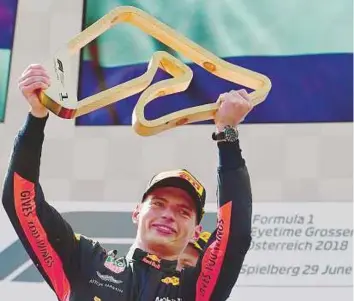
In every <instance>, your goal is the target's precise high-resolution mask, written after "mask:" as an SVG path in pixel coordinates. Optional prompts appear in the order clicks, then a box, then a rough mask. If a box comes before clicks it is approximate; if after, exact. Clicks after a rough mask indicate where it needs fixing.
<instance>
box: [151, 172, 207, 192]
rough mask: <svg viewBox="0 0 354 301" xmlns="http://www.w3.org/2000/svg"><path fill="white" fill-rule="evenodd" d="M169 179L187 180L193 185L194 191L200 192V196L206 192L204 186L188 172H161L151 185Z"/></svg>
mask: <svg viewBox="0 0 354 301" xmlns="http://www.w3.org/2000/svg"><path fill="white" fill-rule="evenodd" d="M168 177H180V178H182V179H184V180H187V181H188V182H189V183H190V184H191V185H193V187H194V189H195V190H196V191H197V192H198V194H199V196H202V194H203V191H204V188H203V185H202V184H201V183H200V182H199V181H198V180H197V179H196V178H195V177H193V176H192V175H191V174H190V173H189V172H188V171H186V170H173V171H166V172H161V173H160V174H158V175H157V176H156V177H155V178H154V179H153V182H152V183H151V185H153V184H154V183H156V182H158V181H160V180H161V179H165V178H168Z"/></svg>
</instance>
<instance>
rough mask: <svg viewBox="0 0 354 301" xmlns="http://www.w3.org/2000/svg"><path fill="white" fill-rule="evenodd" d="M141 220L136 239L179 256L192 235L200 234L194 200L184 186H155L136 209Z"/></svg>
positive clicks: (194, 236)
mask: <svg viewBox="0 0 354 301" xmlns="http://www.w3.org/2000/svg"><path fill="white" fill-rule="evenodd" d="M133 221H134V222H135V223H137V224H138V232H137V239H138V242H139V244H140V245H141V246H143V247H144V248H145V249H146V250H153V251H154V252H156V253H159V254H163V255H165V256H169V257H171V256H172V257H173V256H177V257H178V256H179V255H180V254H181V253H182V251H183V250H184V248H185V247H186V246H187V244H188V242H189V241H190V239H191V238H197V237H198V236H199V234H200V226H198V225H197V214H196V208H195V203H194V201H193V199H192V198H191V196H190V195H189V194H188V193H187V192H186V191H184V190H182V189H180V188H175V187H162V188H156V189H154V190H153V191H152V192H151V193H150V194H149V195H148V196H147V198H146V199H145V201H144V202H143V203H142V204H140V205H138V206H137V208H136V210H135V211H134V213H133Z"/></svg>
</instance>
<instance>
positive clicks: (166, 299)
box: [155, 297, 183, 301]
mask: <svg viewBox="0 0 354 301" xmlns="http://www.w3.org/2000/svg"><path fill="white" fill-rule="evenodd" d="M155 301H183V300H182V298H169V297H156V299H155Z"/></svg>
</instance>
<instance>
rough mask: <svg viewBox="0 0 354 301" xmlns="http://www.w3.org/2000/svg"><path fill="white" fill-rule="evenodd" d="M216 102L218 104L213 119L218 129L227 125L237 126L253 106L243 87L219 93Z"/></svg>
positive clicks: (220, 129)
mask: <svg viewBox="0 0 354 301" xmlns="http://www.w3.org/2000/svg"><path fill="white" fill-rule="evenodd" d="M217 103H219V104H220V106H219V109H218V110H217V112H216V114H215V117H214V121H215V125H216V128H217V130H218V131H222V130H223V129H224V128H225V126H227V125H229V126H232V127H235V126H237V125H238V124H240V123H241V122H242V121H243V120H244V119H245V117H246V116H247V114H248V113H249V112H250V111H251V110H252V108H253V105H252V103H251V101H250V97H249V95H248V94H247V92H246V90H244V89H243V90H238V91H234V90H232V91H230V92H228V93H224V94H221V95H220V96H219V99H218V101H217Z"/></svg>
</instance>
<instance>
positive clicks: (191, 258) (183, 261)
mask: <svg viewBox="0 0 354 301" xmlns="http://www.w3.org/2000/svg"><path fill="white" fill-rule="evenodd" d="M210 236H211V233H210V232H208V231H204V232H202V233H201V234H200V235H199V238H198V239H197V240H196V241H193V242H190V243H189V244H188V245H187V247H186V248H185V249H184V251H183V253H182V255H181V256H180V257H179V258H178V270H179V271H180V270H182V269H183V268H187V267H195V266H196V265H197V262H198V259H199V257H200V256H201V255H202V254H203V251H204V248H205V246H206V244H207V243H208V240H209V238H210Z"/></svg>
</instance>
